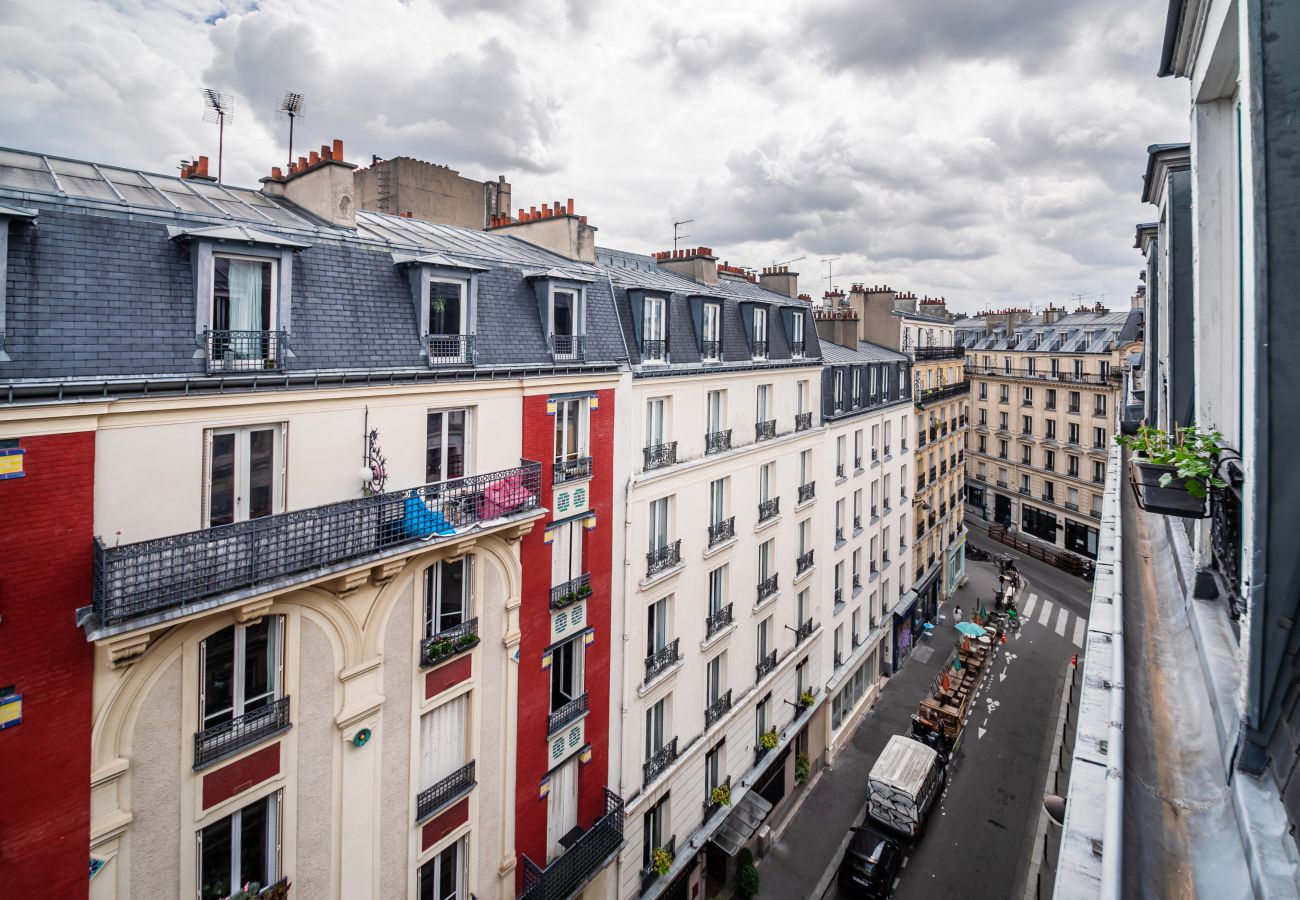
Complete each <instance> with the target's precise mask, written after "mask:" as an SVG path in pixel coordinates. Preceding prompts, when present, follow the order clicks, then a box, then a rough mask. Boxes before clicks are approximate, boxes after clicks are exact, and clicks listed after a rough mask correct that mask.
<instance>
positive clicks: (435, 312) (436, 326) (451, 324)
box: [429, 281, 461, 334]
mask: <svg viewBox="0 0 1300 900" xmlns="http://www.w3.org/2000/svg"><path fill="white" fill-rule="evenodd" d="M460 320H461V301H460V285H458V284H448V283H447V282H445V281H431V282H429V333H430V334H461V330H460V327H461V325H460Z"/></svg>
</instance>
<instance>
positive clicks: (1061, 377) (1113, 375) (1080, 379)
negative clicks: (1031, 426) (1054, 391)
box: [966, 366, 1120, 387]
mask: <svg viewBox="0 0 1300 900" xmlns="http://www.w3.org/2000/svg"><path fill="white" fill-rule="evenodd" d="M966 374H967V375H968V376H970V375H983V376H988V377H992V378H1013V379H1017V380H1021V381H1059V382H1068V383H1070V384H1092V385H1101V386H1103V387H1105V386H1109V385H1110V384H1111V382H1113V381H1118V380H1119V379H1120V373H1119V372H1110V373H1108V374H1106V375H1097V374H1087V373H1079V374H1075V373H1073V372H1060V371H1057V372H1031V371H1029V369H1028V368H1027V367H1013V368H1012V369H1010V370H1007V369H1006V368H1005V367H1004V368H1000V369H999V368H996V367H994V366H968V367H967V369H966Z"/></svg>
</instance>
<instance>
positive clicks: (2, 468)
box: [0, 447, 27, 481]
mask: <svg viewBox="0 0 1300 900" xmlns="http://www.w3.org/2000/svg"><path fill="white" fill-rule="evenodd" d="M26 453H27V451H26V450H23V449H22V448H20V447H10V448H8V449H4V450H0V481H2V480H4V479H6V478H22V477H23V476H24V475H26V474H27V473H26V472H24V471H23V456H24V455H25V454H26Z"/></svg>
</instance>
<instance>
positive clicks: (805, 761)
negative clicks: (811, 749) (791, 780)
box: [794, 753, 812, 784]
mask: <svg viewBox="0 0 1300 900" xmlns="http://www.w3.org/2000/svg"><path fill="white" fill-rule="evenodd" d="M811 771H812V760H810V759H809V758H808V754H807V753H800V754H799V755H798V756H796V757H795V758H794V777H795V780H796V781H798V782H799V783H800V784H807V783H808V773H809V772H811Z"/></svg>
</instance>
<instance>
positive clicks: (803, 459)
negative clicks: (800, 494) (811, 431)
mask: <svg viewBox="0 0 1300 900" xmlns="http://www.w3.org/2000/svg"><path fill="white" fill-rule="evenodd" d="M811 480H812V451H811V450H800V451H799V483H800V484H807V483H808V482H809V481H811Z"/></svg>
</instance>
